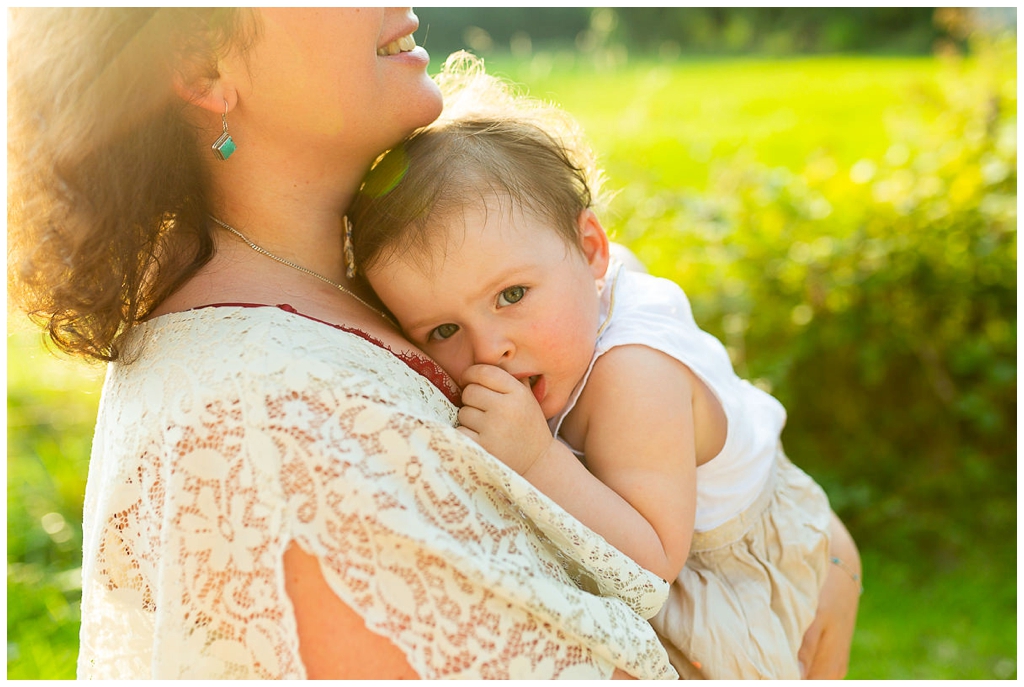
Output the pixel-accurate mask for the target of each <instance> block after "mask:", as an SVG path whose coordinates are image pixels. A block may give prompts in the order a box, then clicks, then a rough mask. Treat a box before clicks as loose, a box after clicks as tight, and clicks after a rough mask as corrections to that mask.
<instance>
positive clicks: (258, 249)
mask: <svg viewBox="0 0 1024 687" xmlns="http://www.w3.org/2000/svg"><path fill="white" fill-rule="evenodd" d="M209 218H210V219H212V220H213V221H214V222H216V223H217V224H218V225H220V226H221V227H223V228H224V229H227V230H228V231H230V232H231V233H232V234H234V235H235V236H237V237H238V238H240V239H242V241H243V242H245V245H247V246H249V248H252V249H253V250H254V251H256V252H257V253H259V254H260V255H265V256H267V257H268V258H270V259H271V260H277V261H278V262H279V263H281V264H282V265H287V266H288V267H291V268H292V269H294V270H298V271H299V272H304V273H305V274H308V275H309V276H311V277H316V278H317V279H319V280H320V281H322V282H324V283H325V284H330V285H331V286H333V287H334V288H336V289H337V290H338V291H341V292H342V293H343V294H345V295H347V296H351V297H352V298H355V299H356V300H357V301H359V302H360V303H362V304H363V305H364V306H365V307H367V308H369V309H370V310H372V311H373V312H375V313H377V314H378V315H380V316H381V317H383V318H384V320H385V321H386V322H387V323H388V324H390V325H392V326H394V327H397V326H398V323H397V322H395V321H394V320H393V319H392V318H391V317H390V316H389V315H388V314H387V313H385V312H384V311H383V310H380V309H379V308H375V307H373V306H372V305H370V304H369V303H367V302H366V301H365V300H363V299H362V298H360V297H359V296H357V295H356V294H355V293H353V292H352V291H351V290H350V289H347V288H346V287H345V286H344V285H343V284H339V283H338V282H335V281H331V280H330V279H328V278H327V277H325V276H324V275H322V274H318V273H317V272H314V271H313V270H311V269H307V268H305V267H303V266H302V265H296V264H295V263H294V262H292V261H290V260H285V259H284V258H282V257H280V256H278V255H274V254H273V253H271V252H270V251H269V250H267V249H266V248H264V247H263V246H260V245H257V244H255V243H253V242H252V241H250V240H249V238H248V237H247V236H246V235H245V234H243V233H242V232H240V231H238V230H237V229H235V228H234V227H233V226H231V225H230V224H228V223H227V222H223V221H221V220H219V219H217V218H216V217H214V216H213V215H209Z"/></svg>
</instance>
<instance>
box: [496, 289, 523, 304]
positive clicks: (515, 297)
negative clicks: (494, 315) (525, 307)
mask: <svg viewBox="0 0 1024 687" xmlns="http://www.w3.org/2000/svg"><path fill="white" fill-rule="evenodd" d="M525 295H526V287H525V286H510V287H508V288H507V289H505V290H504V291H502V292H501V293H500V294H498V306H499V307H504V306H506V305H512V304H513V303H518V302H519V301H521V300H523V296H525Z"/></svg>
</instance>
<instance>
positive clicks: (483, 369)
mask: <svg viewBox="0 0 1024 687" xmlns="http://www.w3.org/2000/svg"><path fill="white" fill-rule="evenodd" d="M471 384H479V385H480V386H484V387H487V388H488V389H492V390H493V391H497V392H498V393H502V394H507V393H509V392H511V391H513V390H514V389H515V388H516V387H517V386H520V383H519V380H517V379H516V378H515V377H513V376H512V375H510V374H509V373H508V372H505V370H503V369H501V368H500V367H497V366H495V365H483V364H478V365H473V366H471V367H468V368H466V371H465V372H463V373H462V386H463V387H467V386H469V385H471Z"/></svg>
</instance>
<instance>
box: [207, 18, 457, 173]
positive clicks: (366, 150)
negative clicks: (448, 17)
mask: <svg viewBox="0 0 1024 687" xmlns="http://www.w3.org/2000/svg"><path fill="white" fill-rule="evenodd" d="M257 11H258V12H259V15H260V19H261V23H262V36H261V38H260V39H259V41H258V42H257V43H256V46H255V47H254V48H253V50H252V51H251V52H250V53H249V54H248V55H247V56H246V57H234V58H232V59H233V61H234V62H233V64H232V63H231V62H229V63H228V64H227V67H228V69H232V68H233V69H234V70H236V73H237V75H238V76H239V78H238V79H237V83H238V84H239V89H238V105H237V108H238V111H237V112H233V114H232V115H229V123H231V124H232V125H234V122H236V121H238V123H239V130H238V134H239V138H240V137H241V135H242V134H243V133H245V134H248V135H249V136H250V140H258V141H260V143H261V144H262V145H279V146H282V147H284V148H288V149H290V150H292V151H293V152H298V153H300V154H301V152H302V151H305V152H311V151H319V152H323V153H326V154H331V152H332V151H334V152H336V153H337V154H339V155H345V156H362V157H365V158H367V160H368V161H372V160H373V158H374V157H376V156H377V155H378V154H379V153H381V152H383V151H384V150H385V149H387V148H389V147H391V146H392V145H394V144H395V143H397V142H398V141H399V140H401V139H402V138H403V137H404V136H405V135H406V134H408V133H410V132H411V131H412V130H414V129H416V128H418V127H420V126H423V125H425V124H428V123H430V122H431V121H433V120H434V119H435V118H436V117H437V116H438V114H439V113H440V111H441V95H440V92H439V91H438V89H437V86H436V85H435V84H434V83H433V81H432V80H431V79H430V77H429V76H427V71H426V68H427V63H428V59H429V58H428V56H427V53H426V52H425V51H424V50H423V48H420V47H416V46H415V44H414V43H413V42H412V41H411V40H410V38H411V35H412V33H413V32H414V31H415V30H416V28H417V27H418V25H419V22H418V20H417V19H416V15H415V14H413V12H412V10H411V9H409V8H380V7H362V8H354V7H347V8H260V9H259V10H257ZM390 53H393V54H390ZM242 75H244V76H242ZM243 128H245V129H248V130H247V131H243Z"/></svg>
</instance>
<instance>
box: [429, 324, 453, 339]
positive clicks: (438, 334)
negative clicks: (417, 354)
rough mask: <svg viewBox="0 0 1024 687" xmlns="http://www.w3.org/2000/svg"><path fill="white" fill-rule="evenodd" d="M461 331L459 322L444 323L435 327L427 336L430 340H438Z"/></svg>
mask: <svg viewBox="0 0 1024 687" xmlns="http://www.w3.org/2000/svg"><path fill="white" fill-rule="evenodd" d="M457 331H459V325H457V324H442V325H441V326H440V327H434V328H433V329H432V330H430V334H429V335H428V336H427V340H428V341H437V340H439V339H440V340H442V341H443V340H444V339H448V338H450V337H452V336H454V335H455V332H457Z"/></svg>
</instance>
